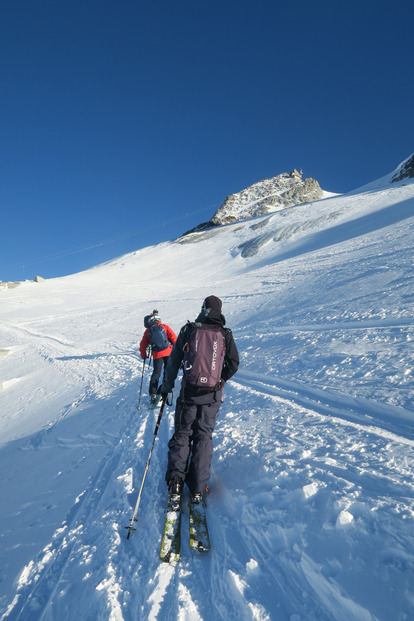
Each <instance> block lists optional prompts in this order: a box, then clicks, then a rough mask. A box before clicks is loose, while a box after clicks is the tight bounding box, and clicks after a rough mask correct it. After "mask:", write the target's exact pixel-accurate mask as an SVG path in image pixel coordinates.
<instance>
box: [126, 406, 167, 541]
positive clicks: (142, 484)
mask: <svg viewBox="0 0 414 621" xmlns="http://www.w3.org/2000/svg"><path fill="white" fill-rule="evenodd" d="M165 401H166V400H165V399H163V400H162V403H161V408H160V413H159V414H158V419H157V422H156V425H155V430H154V437H153V438H152V444H151V449H150V452H149V455H148V459H147V463H146V465H145V470H144V476H143V477H142V481H141V487H140V488H139V492H138V498H137V502H136V504H135V509H134V513H133V515H132V518H131V522H130V524H129V526H125V528H127V529H128V535H127V539H129V538H130V536H131V533H132V531H133V530H136V528H134V522H136V521H137V513H138V508H139V503H140V502H141V494H142V490H143V487H144V483H145V479H146V477H147V473H148V468H149V465H150V461H151V455H152V449H153V448H154V444H155V438H156V437H157V433H158V429H159V427H160V423H161V418H162V413H163V412H164V406H165Z"/></svg>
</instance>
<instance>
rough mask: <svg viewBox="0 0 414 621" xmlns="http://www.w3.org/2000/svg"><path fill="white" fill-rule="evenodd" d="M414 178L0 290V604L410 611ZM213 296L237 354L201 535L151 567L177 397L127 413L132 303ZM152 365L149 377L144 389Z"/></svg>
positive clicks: (141, 612)
mask: <svg viewBox="0 0 414 621" xmlns="http://www.w3.org/2000/svg"><path fill="white" fill-rule="evenodd" d="M413 246H414V185H413V184H412V183H408V184H406V183H403V182H401V183H399V184H393V185H390V184H389V178H387V179H382V180H380V181H379V182H378V183H376V184H371V185H370V186H367V187H366V188H362V189H360V190H358V191H357V192H355V193H353V194H349V195H346V196H338V197H335V198H332V199H327V200H322V201H319V202H315V203H313V204H310V205H301V206H299V207H296V208H292V209H289V210H286V211H285V212H278V213H275V214H272V215H267V216H263V217H261V218H257V219H254V220H250V221H244V222H243V223H236V224H233V225H229V226H227V227H223V228H220V229H215V230H214V231H208V232H204V233H199V234H194V235H192V236H188V237H186V238H183V239H182V240H179V241H176V242H171V243H164V244H161V245H158V246H155V247H149V248H146V249H144V250H140V251H138V252H136V253H133V254H130V255H127V256H124V257H121V258H119V259H116V260H114V261H113V262H110V263H108V264H105V265H102V266H98V267H96V268H94V269H92V270H89V271H86V272H83V273H80V274H77V275H74V276H70V277H66V278H62V279H55V280H51V281H46V282H44V283H42V284H36V283H29V282H27V283H23V284H22V285H21V286H20V287H18V288H17V289H13V290H5V291H3V292H1V293H0V380H1V381H2V388H3V390H2V391H1V392H0V433H1V441H2V444H1V447H0V496H1V517H0V546H1V549H0V555H1V558H0V618H1V619H20V620H30V621H32V620H38V619H42V620H47V621H50V620H55V621H57V620H61V619H70V620H72V619H73V620H75V619H76V620H78V619H79V620H93V621H96V620H107V619H108V620H109V619H110V620H116V621H119V620H125V621H130V620H131V621H132V620H133V619H134V620H136V619H145V620H147V619H151V620H155V619H157V620H162V621H164V620H168V619H172V620H175V619H179V620H180V621H184V620H200V619H202V620H203V621H213V620H214V621H215V620H216V619H226V620H233V619H234V620H248V619H255V620H263V621H264V620H274V619H275V620H278V621H284V620H289V621H330V620H340V621H350V620H361V621H368V620H373V619H378V620H381V621H392V620H398V621H401V620H408V619H413V618H414V593H413V580H414V574H413V570H414V539H413V528H414V467H413V466H414V459H413V447H414V426H413V420H414V409H413V366H414V364H413V344H412V340H413V334H414V330H413V324H414V313H413V302H414V299H413V297H414V296H413V278H414V276H413V274H414V271H413V256H414V255H413V250H414V248H413ZM210 294H215V295H218V296H220V297H221V298H222V299H223V311H224V313H225V315H226V316H227V323H228V325H229V327H231V328H232V329H233V332H234V336H235V340H236V343H237V345H238V348H239V351H240V356H241V365H240V370H239V372H238V373H237V374H236V375H235V376H234V378H233V380H232V381H230V382H229V383H228V385H227V387H226V390H225V393H226V394H225V402H224V403H223V405H222V408H221V410H220V416H219V419H218V422H217V427H216V431H215V436H214V442H215V452H214V456H213V473H212V479H211V488H212V493H211V495H210V498H209V508H208V519H209V525H210V531H211V540H212V546H213V549H212V551H211V553H210V554H209V555H208V556H205V557H202V556H195V555H194V553H193V552H191V551H190V549H189V545H188V540H187V537H186V533H187V532H188V516H185V518H184V521H183V529H182V531H183V543H182V560H181V562H180V564H179V565H177V566H176V567H175V568H174V567H171V566H169V565H166V564H162V563H160V561H159V559H158V552H159V546H160V537H161V531H162V526H163V519H164V516H163V510H164V506H165V502H166V487H165V483H164V480H163V479H164V472H165V468H166V457H167V442H168V439H169V437H170V435H171V433H172V425H173V408H169V409H168V410H167V411H166V413H165V414H164V418H163V420H162V422H161V427H160V431H159V437H158V438H157V440H156V442H155V446H154V452H153V454H152V460H151V465H150V468H149V471H148V476H147V480H146V484H145V487H144V491H143V498H142V502H141V506H140V510H139V514H138V522H137V524H136V527H137V530H136V532H134V533H133V535H132V536H131V538H130V539H129V540H127V538H126V530H125V526H127V525H128V523H129V521H130V518H131V516H132V511H133V507H134V505H135V501H136V498H137V493H138V489H139V485H140V483H141V479H142V476H143V474H144V467H145V463H146V461H147V457H148V453H149V449H150V446H151V441H152V438H153V433H154V428H155V415H154V413H149V412H148V411H147V409H146V406H144V405H143V406H142V407H141V409H140V410H137V408H136V406H137V402H138V392H139V388H140V382H141V372H142V368H143V367H142V361H141V360H140V359H139V357H138V355H137V348H138V344H139V341H140V338H141V336H142V332H143V329H144V328H143V317H144V315H145V314H147V313H148V312H150V311H151V310H152V309H153V308H154V307H156V308H157V309H158V310H159V312H160V313H161V317H162V319H163V320H164V321H165V322H167V323H168V324H169V325H170V326H171V327H172V328H173V329H174V330H175V331H176V332H178V331H179V329H180V327H181V325H182V324H183V323H184V322H185V321H186V320H187V319H194V317H195V316H196V315H197V313H198V311H199V309H200V305H201V302H202V300H203V298H204V297H205V296H206V295H210ZM148 377H149V370H148V369H146V370H145V377H144V391H143V392H144V396H143V399H144V401H147V387H148Z"/></svg>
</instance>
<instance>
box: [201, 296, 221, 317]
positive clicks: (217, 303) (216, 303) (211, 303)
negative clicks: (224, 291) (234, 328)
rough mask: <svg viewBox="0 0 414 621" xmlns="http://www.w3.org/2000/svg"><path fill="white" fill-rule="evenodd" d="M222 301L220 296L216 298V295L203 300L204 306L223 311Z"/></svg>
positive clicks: (219, 311)
mask: <svg viewBox="0 0 414 621" xmlns="http://www.w3.org/2000/svg"><path fill="white" fill-rule="evenodd" d="M221 307H222V303H221V300H220V298H216V296H215V295H209V296H208V298H206V299H205V300H204V302H203V308H211V310H214V311H217V312H218V313H221Z"/></svg>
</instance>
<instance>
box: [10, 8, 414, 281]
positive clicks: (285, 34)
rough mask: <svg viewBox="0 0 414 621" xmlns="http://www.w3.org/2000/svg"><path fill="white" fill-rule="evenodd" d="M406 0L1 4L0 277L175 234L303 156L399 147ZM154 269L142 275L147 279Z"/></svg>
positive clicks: (350, 164) (355, 156)
mask: <svg viewBox="0 0 414 621" xmlns="http://www.w3.org/2000/svg"><path fill="white" fill-rule="evenodd" d="M413 18H414V3H413V2H412V0H402V1H400V0H395V1H394V2H390V1H387V2H384V1H381V0H377V1H375V2H374V1H371V0H364V1H362V2H361V0H357V1H356V0H355V1H354V0H346V1H341V0H337V1H334V0H330V1H329V2H325V1H318V0H316V1H315V2H310V1H309V0H306V1H304V0H299V1H297V2H292V3H290V2H289V3H288V2H278V1H277V0H249V1H247V0H146V1H145V2H143V1H140V0H116V1H115V0H111V1H108V0H59V1H56V0H53V1H51V0H39V1H38V2H34V1H33V0H30V1H29V0H15V1H13V2H7V3H6V2H3V3H2V6H1V9H0V63H1V65H0V66H1V81H0V106H1V131H0V214H1V244H0V280H4V281H7V280H23V279H24V278H30V279H32V278H34V276H35V275H36V274H40V275H41V276H44V277H47V278H50V277H55V276H64V275H66V274H70V273H75V272H78V271H80V270H83V269H86V268H88V267H91V266H93V265H97V264H99V263H101V262H103V261H106V260H109V259H111V258H114V257H116V256H119V255H121V254H124V253H126V252H130V251H133V250H136V249H138V248H141V247H143V246H148V245H151V244H155V243H159V242H160V241H166V240H168V239H173V238H175V237H177V236H178V235H180V234H181V233H183V232H184V231H186V230H188V229H189V228H191V227H193V226H195V225H196V224H198V223H199V222H202V221H205V220H207V219H209V218H210V217H211V216H212V215H213V213H214V212H215V211H216V209H217V208H218V207H219V206H220V205H221V204H222V202H223V201H224V199H225V198H226V196H227V195H228V194H231V193H234V192H238V191H240V190H242V189H244V188H245V187H247V186H249V185H251V184H252V183H255V182H257V181H260V180H261V179H264V178H266V177H273V176H275V175H277V174H280V173H282V172H288V171H289V170H291V169H292V168H295V167H296V168H303V174H304V177H314V178H315V179H317V180H318V181H319V183H320V184H321V186H322V187H323V188H324V189H326V190H329V191H332V192H348V191H350V190H353V189H355V188H357V187H359V186H361V185H364V184H365V183H368V182H370V181H373V180H374V179H377V178H378V177H381V176H383V175H385V174H387V173H389V172H391V171H392V170H393V169H394V168H395V167H396V166H397V165H398V164H399V163H400V162H401V161H402V160H403V159H405V158H406V157H408V156H409V155H410V154H411V153H413V152H414V136H413V101H414V80H413V58H414V54H413V48H414V37H413ZM155 280H156V275H154V281H155Z"/></svg>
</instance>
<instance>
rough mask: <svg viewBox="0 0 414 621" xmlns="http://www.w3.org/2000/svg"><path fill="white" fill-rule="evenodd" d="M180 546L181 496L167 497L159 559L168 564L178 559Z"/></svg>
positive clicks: (174, 563) (174, 562)
mask: <svg viewBox="0 0 414 621" xmlns="http://www.w3.org/2000/svg"><path fill="white" fill-rule="evenodd" d="M180 547H181V498H180V499H179V501H177V500H175V499H174V500H173V499H171V498H169V499H168V505H167V515H166V516H165V524H164V532H163V535H162V540H161V549H160V559H161V560H162V561H164V562H165V563H170V565H176V564H177V563H178V561H179V560H180Z"/></svg>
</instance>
